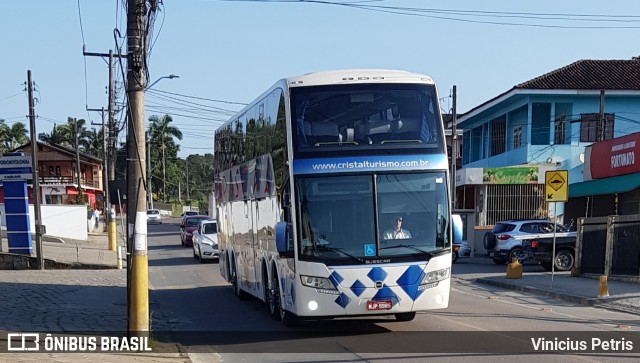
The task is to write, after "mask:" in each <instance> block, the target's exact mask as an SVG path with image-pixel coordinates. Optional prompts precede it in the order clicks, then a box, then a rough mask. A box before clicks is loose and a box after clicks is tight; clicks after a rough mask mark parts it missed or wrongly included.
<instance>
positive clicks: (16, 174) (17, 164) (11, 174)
mask: <svg viewBox="0 0 640 363" xmlns="http://www.w3.org/2000/svg"><path fill="white" fill-rule="evenodd" d="M32 175H33V174H32V170H31V156H30V155H19V154H5V155H4V156H3V157H1V158H0V180H27V179H31V178H32Z"/></svg>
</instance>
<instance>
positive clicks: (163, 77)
mask: <svg viewBox="0 0 640 363" xmlns="http://www.w3.org/2000/svg"><path fill="white" fill-rule="evenodd" d="M165 78H168V79H174V78H180V76H176V75H175V74H173V73H172V74H170V75H168V76H162V77H160V78H158V79H156V80H155V81H153V83H151V84H150V85H148V86H147V87H145V88H144V90H145V91H146V90H148V89H149V88H151V87H153V85H155V84H156V83H158V82H160V80H163V79H165Z"/></svg>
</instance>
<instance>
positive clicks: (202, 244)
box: [192, 219, 220, 262]
mask: <svg viewBox="0 0 640 363" xmlns="http://www.w3.org/2000/svg"><path fill="white" fill-rule="evenodd" d="M192 239H193V258H195V259H199V260H200V262H204V260H205V259H218V258H219V257H220V254H219V251H218V224H217V222H216V221H215V220H212V219H203V220H202V221H200V224H199V225H198V228H196V230H195V231H193V237H192Z"/></svg>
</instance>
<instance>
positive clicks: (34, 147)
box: [0, 70, 45, 270]
mask: <svg viewBox="0 0 640 363" xmlns="http://www.w3.org/2000/svg"><path fill="white" fill-rule="evenodd" d="M27 94H28V96H29V127H30V129H31V130H30V131H31V164H32V168H33V218H34V221H35V224H36V259H37V260H38V269H40V270H44V255H43V254H42V235H43V234H44V232H45V231H44V226H43V225H42V217H41V215H40V167H39V166H38V140H37V136H36V135H37V132H36V112H35V105H34V102H33V82H32V81H31V70H28V71H27ZM0 242H1V241H0Z"/></svg>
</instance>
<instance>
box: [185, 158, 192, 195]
mask: <svg viewBox="0 0 640 363" xmlns="http://www.w3.org/2000/svg"><path fill="white" fill-rule="evenodd" d="M184 167H185V169H186V171H187V203H188V202H189V199H191V198H189V160H187V159H184Z"/></svg>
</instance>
